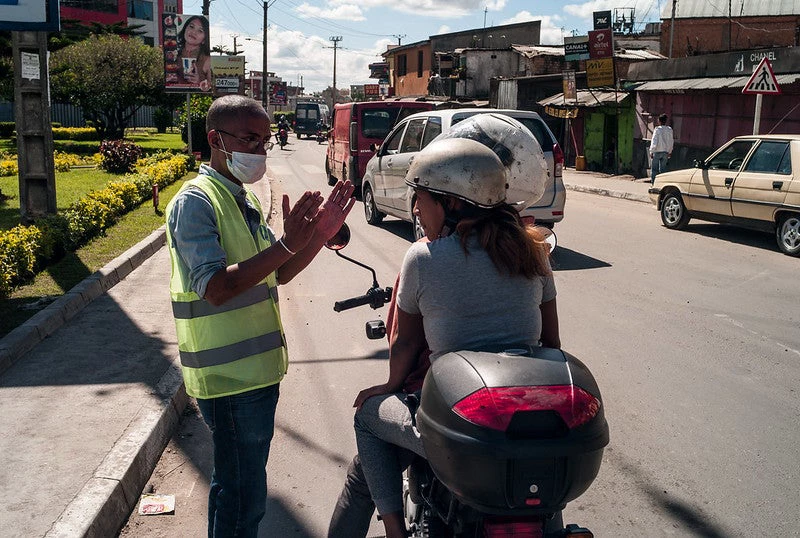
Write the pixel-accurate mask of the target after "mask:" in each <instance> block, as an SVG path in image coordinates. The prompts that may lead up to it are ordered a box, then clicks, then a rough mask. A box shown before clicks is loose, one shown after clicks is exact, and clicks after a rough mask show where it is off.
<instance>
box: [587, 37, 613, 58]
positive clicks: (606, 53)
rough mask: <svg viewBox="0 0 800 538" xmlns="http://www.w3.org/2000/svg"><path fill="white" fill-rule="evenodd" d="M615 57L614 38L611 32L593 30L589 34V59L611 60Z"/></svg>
mask: <svg viewBox="0 0 800 538" xmlns="http://www.w3.org/2000/svg"><path fill="white" fill-rule="evenodd" d="M613 55H614V37H613V34H612V33H611V30H592V31H590V32H589V57H590V58H591V59H593V60H595V59H598V58H611V57H612V56H613Z"/></svg>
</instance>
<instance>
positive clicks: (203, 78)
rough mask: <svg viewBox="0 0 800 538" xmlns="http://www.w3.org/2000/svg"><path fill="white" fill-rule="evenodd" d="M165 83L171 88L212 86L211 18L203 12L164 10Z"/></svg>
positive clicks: (185, 89)
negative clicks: (196, 13)
mask: <svg viewBox="0 0 800 538" xmlns="http://www.w3.org/2000/svg"><path fill="white" fill-rule="evenodd" d="M161 22H162V28H163V36H164V41H163V43H162V46H163V49H164V83H165V87H166V90H167V91H179V92H198V91H199V92H208V91H210V90H211V55H210V53H211V50H210V47H209V37H210V36H209V31H208V19H207V18H206V17H204V16H202V15H184V14H174V13H164V14H163V15H162V16H161Z"/></svg>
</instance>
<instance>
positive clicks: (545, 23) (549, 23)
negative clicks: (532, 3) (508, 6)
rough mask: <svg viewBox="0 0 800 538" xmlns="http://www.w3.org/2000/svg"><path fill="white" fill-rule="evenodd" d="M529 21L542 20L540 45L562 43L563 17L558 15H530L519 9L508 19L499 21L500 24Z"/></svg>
mask: <svg viewBox="0 0 800 538" xmlns="http://www.w3.org/2000/svg"><path fill="white" fill-rule="evenodd" d="M529 21H542V29H541V34H540V36H539V42H540V43H541V44H542V45H562V44H563V43H564V39H563V37H562V36H563V33H562V30H561V28H562V26H563V24H564V22H563V21H564V19H563V18H562V17H561V16H560V15H532V14H531V13H530V12H529V11H520V12H519V13H517V14H516V15H514V16H513V17H511V18H510V19H506V20H504V21H501V22H500V25H504V24H515V23H518V22H529Z"/></svg>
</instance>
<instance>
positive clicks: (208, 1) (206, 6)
mask: <svg viewBox="0 0 800 538" xmlns="http://www.w3.org/2000/svg"><path fill="white" fill-rule="evenodd" d="M210 8H211V0H203V8H202V10H201V11H202V13H203V15H204V16H205V17H206V18H208V12H209V9H210Z"/></svg>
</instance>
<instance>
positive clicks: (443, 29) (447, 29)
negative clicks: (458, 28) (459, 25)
mask: <svg viewBox="0 0 800 538" xmlns="http://www.w3.org/2000/svg"><path fill="white" fill-rule="evenodd" d="M450 31H451V30H450V27H449V26H448V25H446V24H443V25H441V26H440V27H439V29H438V30H437V31H436V34H434V35H439V34H449V33H450Z"/></svg>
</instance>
